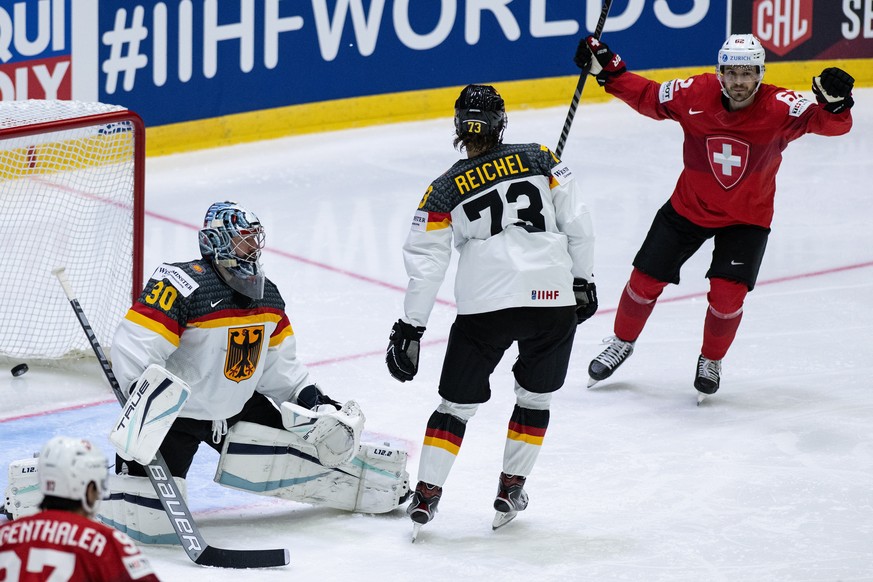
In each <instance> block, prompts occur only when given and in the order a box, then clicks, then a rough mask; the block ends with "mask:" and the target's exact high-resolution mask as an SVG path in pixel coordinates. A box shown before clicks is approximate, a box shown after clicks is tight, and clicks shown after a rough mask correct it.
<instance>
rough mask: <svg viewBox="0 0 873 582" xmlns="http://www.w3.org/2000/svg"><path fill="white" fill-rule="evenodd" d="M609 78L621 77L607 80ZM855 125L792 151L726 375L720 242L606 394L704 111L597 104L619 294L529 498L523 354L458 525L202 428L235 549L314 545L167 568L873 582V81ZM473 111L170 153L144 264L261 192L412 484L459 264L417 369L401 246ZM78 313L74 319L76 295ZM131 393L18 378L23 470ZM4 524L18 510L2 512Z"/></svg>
mask: <svg viewBox="0 0 873 582" xmlns="http://www.w3.org/2000/svg"><path fill="white" fill-rule="evenodd" d="M592 90H595V89H594V88H592ZM855 94H856V99H857V105H856V107H855V108H854V110H853V113H854V116H855V127H854V129H853V130H852V132H851V133H850V134H849V135H847V136H843V137H837V138H823V137H818V136H806V137H804V138H801V139H800V140H799V141H797V142H794V143H793V144H791V145H790V146H789V147H788V149H787V151H786V152H785V160H784V162H783V165H782V169H781V171H780V174H779V179H778V194H777V204H776V218H775V220H774V223H773V233H772V235H771V237H770V242H769V247H768V249H767V255H766V257H765V260H764V265H763V268H762V271H761V275H760V280H759V286H758V287H757V288H756V290H755V291H754V292H753V293H751V294H750V295H749V297H748V299H747V301H746V304H745V316H744V319H743V323H742V326H741V327H740V330H739V334H738V336H737V339H736V342H735V343H734V345H733V347H732V349H731V351H730V353H729V354H728V356H727V357H726V358H725V361H724V372H723V378H722V387H721V389H720V390H719V392H718V393H717V394H716V395H715V396H713V397H711V398H709V399H707V400H706V401H705V402H704V403H703V404H702V405H701V406H700V407H698V406H695V402H696V397H695V391H694V389H693V388H692V386H691V382H692V379H693V374H694V367H695V363H696V359H697V354H698V353H699V349H700V341H701V327H702V323H703V317H704V313H705V309H706V300H705V293H706V291H707V289H708V286H707V281H706V280H705V279H704V277H703V274H704V272H705V271H706V268H707V266H708V261H709V248H711V247H704V249H702V250H701V251H700V252H699V253H698V254H697V255H696V256H695V257H693V258H692V260H690V261H689V262H688V264H687V265H686V267H685V268H684V269H683V272H682V275H683V281H682V284H681V285H680V286H678V287H675V286H671V287H669V288H668V289H667V290H666V291H665V293H664V296H663V299H662V300H661V302H660V303H659V305H658V307H657V308H656V309H655V312H654V314H653V316H652V317H651V319H650V320H649V324H648V326H647V328H646V330H645V331H644V333H643V335H642V337H641V338H640V340H639V342H638V343H637V348H636V351H635V353H634V355H633V357H632V359H631V360H630V361H629V362H628V363H627V364H626V365H625V366H624V367H623V368H622V369H621V370H620V371H619V372H617V373H616V375H615V376H614V378H613V379H610V380H607V381H604V382H602V383H600V384H598V385H597V386H596V387H594V388H592V389H590V390H587V389H586V387H585V386H586V380H587V374H586V372H585V370H586V367H587V364H588V361H589V360H590V359H591V358H592V357H593V356H595V355H596V354H597V353H599V350H600V341H601V339H602V338H604V337H607V336H609V335H611V333H612V320H613V314H614V310H615V306H616V304H617V301H618V297H619V293H620V291H621V288H622V287H623V285H624V283H625V281H626V279H627V276H628V274H629V273H630V262H631V259H632V257H633V255H634V253H635V252H636V250H637V248H638V246H639V244H640V243H641V242H642V239H643V237H644V235H645V233H646V231H647V229H648V226H649V223H650V221H651V219H652V216H653V215H654V213H655V210H656V209H657V208H658V207H659V206H660V205H661V204H662V203H663V202H664V200H666V199H667V197H668V196H669V194H670V192H671V191H672V188H673V185H674V183H675V180H676V177H677V175H678V173H679V171H680V169H681V159H680V157H681V137H682V135H681V131H680V129H679V127H678V126H677V125H676V124H673V123H672V122H655V121H652V120H649V119H646V118H643V117H642V116H639V115H637V114H635V113H634V112H633V111H631V110H630V109H629V108H628V107H626V106H625V105H623V104H621V103H618V102H610V103H606V104H601V105H585V106H583V107H581V108H580V109H579V111H578V113H577V116H576V119H575V123H574V126H573V129H572V132H571V135H570V139H569V142H568V144H567V147H566V149H565V151H564V158H565V160H566V161H567V162H568V163H569V164H570V165H571V167H572V168H573V169H574V171H575V172H576V175H577V178H578V179H579V180H581V182H582V184H583V187H584V190H585V191H586V192H587V194H588V196H589V199H590V203H591V206H592V208H593V211H594V213H595V214H594V217H595V224H596V230H597V234H598V243H597V251H596V271H595V272H596V278H597V285H598V291H599V297H600V305H601V308H600V311H599V312H598V314H597V315H596V316H595V317H594V318H592V320H591V321H589V322H588V323H586V324H584V325H583V326H582V327H580V328H579V331H578V334H577V336H576V343H575V352H574V356H573V359H572V363H571V369H570V374H569V377H568V380H567V383H566V385H565V386H564V388H563V389H562V390H560V391H559V392H558V393H557V394H556V395H555V398H554V400H553V406H552V417H551V424H550V426H549V431H548V434H547V436H546V439H545V443H544V446H543V449H542V453H541V455H540V458H539V461H538V463H537V465H536V468H535V471H534V473H533V474H532V475H531V476H530V478H529V479H528V485H527V489H528V491H529V492H530V497H531V502H530V506H529V508H528V510H527V511H525V512H524V513H522V514H520V515H519V517H518V518H517V519H516V520H515V521H514V522H513V523H512V524H510V525H508V526H506V527H505V528H503V529H502V530H500V531H497V532H492V531H491V519H492V517H493V513H494V512H493V509H492V507H491V503H492V500H493V495H494V492H495V490H496V482H497V476H498V474H499V473H500V470H501V460H502V455H503V443H504V439H505V434H506V425H507V421H508V419H509V415H510V413H511V410H512V406H513V403H514V399H513V393H512V384H513V381H512V376H511V372H510V366H511V364H512V361H513V360H514V354H513V353H512V352H510V353H508V354H507V355H506V357H505V358H504V361H503V362H502V363H501V364H500V366H499V367H498V369H497V371H496V372H495V374H494V376H493V378H492V387H493V389H494V397H493V398H492V400H491V401H490V402H488V403H487V404H485V405H483V406H482V407H480V409H479V413H478V414H477V415H476V417H475V418H474V419H473V420H472V421H471V422H470V423H469V425H468V430H467V434H466V438H465V439H464V443H463V447H462V449H461V452H460V455H459V457H458V459H457V462H456V463H455V466H454V469H453V471H452V474H451V476H450V477H449V480H448V482H447V483H446V486H445V493H444V496H443V499H442V502H441V504H440V512H439V513H438V514H437V517H436V519H435V520H434V521H433V522H432V523H430V524H428V525H426V526H425V527H424V528H423V530H422V532H421V535H420V536H419V541H418V542H416V543H415V544H414V545H413V544H411V543H410V541H409V540H410V533H411V530H412V527H411V522H410V521H409V519H408V518H407V517H406V515H405V514H404V512H403V511H402V510H398V511H395V512H393V513H391V514H388V515H381V516H369V515H354V514H347V513H343V512H340V511H335V510H331V509H321V508H316V507H311V506H307V505H302V504H295V503H291V502H287V501H279V500H274V499H269V498H262V497H256V496H252V495H247V494H243V493H239V492H235V491H231V490H229V489H224V488H222V487H219V486H218V485H216V484H215V483H213V482H212V475H213V472H214V469H215V464H216V460H217V455H216V454H215V453H214V452H213V451H212V450H211V449H208V448H206V447H205V446H204V447H201V450H200V452H199V453H198V456H197V457H196V459H195V463H194V466H193V468H192V470H191V473H190V475H189V479H188V491H189V499H188V501H189V505H190V507H191V508H192V510H193V512H194V515H195V518H196V519H197V522H198V524H199V525H200V527H201V530H202V533H203V535H204V536H205V537H206V538H207V540H208V541H209V542H210V543H212V544H213V545H217V546H221V547H228V548H268V547H285V548H289V549H290V552H291V565H290V566H288V567H286V568H283V569H277V570H269V571H233V570H217V569H212V570H206V569H203V568H200V567H198V566H196V565H194V564H193V563H191V562H190V561H189V560H188V558H187V557H186V556H185V554H184V553H183V552H182V551H181V549H179V548H145V550H144V551H145V553H146V554H147V555H148V556H149V557H150V558H151V561H152V562H153V564H154V567H155V569H156V570H157V572H158V574H159V575H160V576H161V577H162V579H163V580H171V581H175V580H184V579H187V580H210V582H219V581H221V580H228V581H233V582H240V581H243V580H325V581H334V580H365V581H377V580H378V581H382V580H422V581H429V580H452V581H461V580H493V579H509V580H549V581H551V580H562V581H563V580H586V581H588V580H591V581H607V580H639V581H645V582H653V581H661V580H669V581H674V580H676V581H686V580H687V581H701V580H706V581H724V582H735V581H765V580H766V581H837V580H840V581H844V582H848V581H859V580H873V381H871V378H873V308H871V297H873V229H871V224H873V205H871V192H873V189H871V184H873V162H871V159H873V137H871V136H873V89H863V90H858V91H856V92H855ZM565 114H566V109H565V108H555V109H548V110H537V111H512V110H510V112H509V119H510V123H509V127H508V129H507V131H506V136H505V137H506V141H508V142H527V141H538V142H542V143H546V144H547V145H549V146H552V147H553V146H554V145H555V140H556V138H557V137H558V135H559V134H560V129H561V127H562V125H563V121H564V116H565ZM451 133H452V125H451V119H449V118H445V119H439V120H435V121H427V122H421V123H404V124H397V125H390V126H384V127H370V128H364V129H356V130H350V131H342V132H335V133H325V134H319V135H310V136H302V137H293V138H286V139H279V140H274V141H269V142H262V143H255V144H248V145H241V146H236V147H229V148H223V149H213V150H208V151H201V152H197V153H191V154H181V155H174V156H167V157H162V158H155V159H150V160H149V161H148V171H147V176H148V177H147V200H146V208H147V212H148V215H147V218H146V237H145V238H146V254H145V264H146V266H145V270H146V272H147V274H149V273H151V271H152V270H153V269H154V268H155V267H156V266H157V265H158V264H159V263H161V262H165V261H166V262H169V261H182V260H189V259H192V258H194V257H195V256H197V254H198V251H197V242H196V229H197V227H198V224H199V221H200V219H201V217H202V215H203V212H204V211H205V209H206V207H207V206H208V205H209V204H210V203H212V202H213V201H216V200H220V199H235V200H238V201H240V202H241V203H243V204H245V205H246V206H248V207H250V208H251V209H252V210H254V211H255V212H256V213H257V214H258V215H259V216H260V217H261V219H262V221H263V222H264V223H265V225H266V228H267V245H268V247H269V248H268V251H267V252H266V254H265V256H264V263H265V266H266V269H267V271H268V274H269V276H270V277H272V278H273V279H274V280H275V281H276V282H277V283H278V284H279V287H280V289H282V290H283V293H284V295H285V298H286V301H287V303H288V311H289V314H290V318H291V321H292V324H293V326H294V330H295V332H296V335H297V338H298V345H299V351H300V355H301V357H302V359H303V360H304V361H305V362H307V363H308V364H309V365H310V366H311V371H312V373H313V375H314V377H315V378H316V379H317V380H318V382H319V383H320V384H321V385H322V386H323V387H324V388H325V389H326V391H327V392H328V393H329V394H331V395H332V396H334V397H335V398H338V399H341V400H343V399H348V398H355V399H357V400H358V401H359V402H360V403H361V405H362V407H363V409H364V411H365V413H366V416H367V432H365V435H364V436H365V439H367V440H373V441H376V442H378V441H379V440H382V439H385V438H390V439H392V440H395V441H399V442H402V443H405V444H406V446H407V447H408V449H409V451H410V462H409V470H410V474H411V477H412V481H413V482H414V481H415V480H416V479H415V478H416V470H417V466H418V459H419V450H420V443H421V439H422V436H423V433H424V428H425V423H426V421H427V418H428V417H429V415H430V414H431V412H432V411H433V409H434V407H435V406H436V404H437V403H438V397H437V394H436V384H437V380H438V375H439V371H440V366H441V361H442V355H443V351H444V348H445V341H446V338H447V335H448V329H449V326H450V325H451V322H452V320H453V317H454V309H453V297H452V283H453V281H452V278H451V276H450V277H449V279H448V280H447V281H446V283H445V284H444V285H443V288H442V291H441V293H440V302H439V303H438V304H437V305H436V307H435V309H434V312H433V316H432V318H431V321H430V323H429V325H428V329H427V333H426V335H425V338H424V340H425V341H424V344H423V348H422V360H421V369H420V372H419V375H418V376H417V377H416V379H415V381H414V382H412V383H406V384H400V383H398V382H396V381H394V380H393V379H391V378H390V377H389V376H388V373H387V371H386V370H385V366H384V362H383V359H384V349H385V346H386V344H387V336H388V332H389V330H390V327H391V324H392V323H393V322H394V320H396V319H397V317H398V316H399V315H400V311H401V305H402V298H403V289H404V287H405V273H404V270H403V265H402V261H401V255H400V247H401V245H402V243H403V240H404V238H405V235H406V232H407V230H408V225H409V223H410V218H411V216H412V213H413V211H414V210H415V208H416V205H417V204H418V201H419V199H420V197H421V195H422V194H423V192H424V189H425V187H426V186H427V184H428V183H429V181H430V180H432V179H433V178H434V177H436V176H437V175H438V174H439V173H440V172H442V171H444V170H445V169H446V168H448V167H449V166H450V165H451V164H452V163H453V162H454V161H455V159H457V155H458V154H457V153H456V152H454V151H453V150H452V147H451ZM70 317H74V316H73V314H72V311H71V312H70ZM116 413H117V404H115V403H114V400H113V398H112V395H111V393H110V391H109V389H108V387H107V386H106V383H105V380H104V379H103V377H102V376H101V372H100V370H99V367H98V366H97V364H96V362H94V361H86V362H84V364H83V365H80V366H78V367H76V368H75V369H71V370H45V369H39V368H33V369H31V371H30V372H29V373H28V374H27V375H25V376H23V377H21V378H17V379H13V378H12V377H11V375H9V374H8V373H7V374H5V375H2V376H0V443H2V447H3V448H2V454H0V461H2V466H3V467H4V469H3V471H2V473H0V487H2V488H5V484H6V475H5V466H6V464H7V463H8V461H10V460H12V459H18V458H24V457H27V456H30V454H31V453H32V452H33V451H35V450H38V449H39V447H40V445H41V444H42V443H43V442H44V441H45V440H47V439H48V438H49V437H51V436H53V435H55V434H71V435H81V436H84V437H88V438H91V439H93V440H94V441H95V442H97V443H98V444H99V445H100V446H101V447H102V448H103V450H104V452H106V453H109V452H110V450H111V449H110V447H109V444H108V441H107V439H106V433H107V432H108V429H109V425H110V424H111V422H112V419H114V417H115V415H116ZM0 519H2V518H0Z"/></svg>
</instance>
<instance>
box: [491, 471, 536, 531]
mask: <svg viewBox="0 0 873 582" xmlns="http://www.w3.org/2000/svg"><path fill="white" fill-rule="evenodd" d="M524 481H525V478H524V477H522V476H520V475H507V474H506V473H501V474H500V483H499V484H498V485H497V497H496V498H495V499H494V509H496V510H497V514H496V515H495V516H494V522H493V523H492V524H491V528H492V529H497V528H500V527H503V526H504V525H506V524H507V523H509V522H510V521H512V520H513V519H515V516H516V515H518V512H519V511H524V509H525V508H526V507H527V502H528V497H527V492H526V491H525V490H524Z"/></svg>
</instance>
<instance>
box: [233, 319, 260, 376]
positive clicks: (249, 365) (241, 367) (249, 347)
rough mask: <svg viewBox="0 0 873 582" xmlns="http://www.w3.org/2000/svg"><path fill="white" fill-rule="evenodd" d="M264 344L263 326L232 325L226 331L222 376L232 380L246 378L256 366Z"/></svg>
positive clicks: (252, 373)
mask: <svg viewBox="0 0 873 582" xmlns="http://www.w3.org/2000/svg"><path fill="white" fill-rule="evenodd" d="M263 345H264V326H263V325H250V326H247V327H234V328H231V329H229V330H228V331H227V358H226V359H225V361H224V377H225V378H227V379H228V380H233V381H234V382H242V381H243V380H248V379H249V378H251V377H252V375H254V373H255V369H256V368H257V367H258V359H259V358H260V356H261V347H262V346H263Z"/></svg>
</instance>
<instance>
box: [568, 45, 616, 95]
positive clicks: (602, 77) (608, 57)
mask: <svg viewBox="0 0 873 582" xmlns="http://www.w3.org/2000/svg"><path fill="white" fill-rule="evenodd" d="M592 57H593V58H592ZM573 61H574V62H575V63H576V66H577V67H579V68H580V69H582V70H583V71H584V70H585V68H586V67H588V66H590V67H591V68H590V69H589V70H588V73H589V74H591V75H594V78H595V79H597V83H598V84H599V85H600V86H603V85H605V84H606V83H607V81H609V80H610V79H614V78H615V77H618V76H619V75H621V74H622V73H624V72H625V71H626V70H627V67H626V66H625V64H624V61H623V60H621V57H620V56H618V55H617V54H615V53H614V52H612V51H611V50H609V46H607V44H606V43H605V42H601V41H600V40H598V39H596V38H594V37H593V36H588V37H586V38H583V39H582V40H580V41H579V46H577V47H576V56H574V57H573Z"/></svg>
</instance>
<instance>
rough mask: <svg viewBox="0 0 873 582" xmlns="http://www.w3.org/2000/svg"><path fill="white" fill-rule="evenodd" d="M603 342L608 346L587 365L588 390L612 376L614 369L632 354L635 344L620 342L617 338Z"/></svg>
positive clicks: (613, 337) (610, 338)
mask: <svg viewBox="0 0 873 582" xmlns="http://www.w3.org/2000/svg"><path fill="white" fill-rule="evenodd" d="M603 342H604V343H608V344H609V345H608V346H607V347H606V349H605V350H603V351H602V352H601V353H600V355H599V356H597V357H596V358H594V359H593V360H591V363H590V364H588V376H590V378H589V379H588V387H589V388H591V387H592V386H594V385H595V384H597V383H598V382H600V381H601V380H606V379H607V378H609V377H610V376H612V373H613V372H615V370H616V368H618V367H619V366H621V365H622V364H623V363H624V361H625V360H626V359H628V358H629V357H630V355H631V354H632V353H634V343H635V342H626V341H623V340H620V339H619V338H618V337H617V336H612V337H609V338H606V339H605V340H603Z"/></svg>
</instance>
